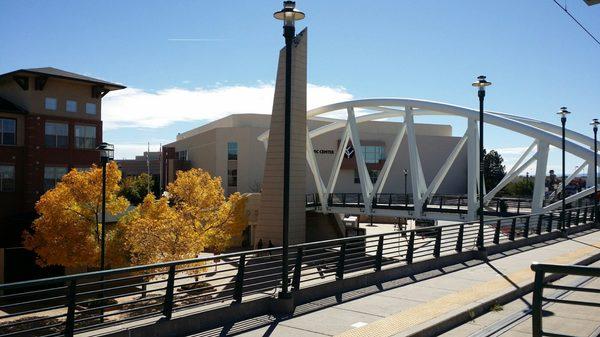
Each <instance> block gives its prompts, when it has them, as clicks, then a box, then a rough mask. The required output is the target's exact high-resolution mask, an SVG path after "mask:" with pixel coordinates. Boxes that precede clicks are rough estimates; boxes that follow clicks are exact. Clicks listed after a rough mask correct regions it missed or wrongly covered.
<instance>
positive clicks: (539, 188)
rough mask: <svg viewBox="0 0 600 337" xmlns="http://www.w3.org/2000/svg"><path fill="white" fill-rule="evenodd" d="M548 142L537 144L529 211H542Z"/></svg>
mask: <svg viewBox="0 0 600 337" xmlns="http://www.w3.org/2000/svg"><path fill="white" fill-rule="evenodd" d="M548 147H549V146H548V143H545V142H539V143H538V144H537V163H536V167H535V183H534V186H533V200H532V201H531V213H538V212H541V211H542V208H543V203H544V196H545V194H546V171H547V169H548Z"/></svg>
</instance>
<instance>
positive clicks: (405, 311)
mask: <svg viewBox="0 0 600 337" xmlns="http://www.w3.org/2000/svg"><path fill="white" fill-rule="evenodd" d="M599 253H600V231H594V232H585V233H581V234H579V235H574V236H572V237H570V238H569V239H560V240H555V241H547V242H544V243H540V244H537V245H535V247H523V248H520V249H516V250H513V251H509V252H504V253H502V254H498V255H497V256H490V257H489V258H490V259H489V261H487V262H482V261H471V262H469V263H466V264H461V265H457V266H452V267H448V268H444V269H443V270H439V271H434V272H428V273H425V274H420V275H415V276H413V277H409V278H404V279H398V280H394V281H391V282H386V283H384V284H381V285H379V286H374V287H368V288H364V289H360V290H357V291H354V292H349V293H344V294H343V295H341V296H337V297H332V298H326V299H323V300H320V301H316V302H311V303H308V304H305V305H302V306H299V307H298V308H297V309H296V312H295V315H294V317H292V318H290V319H286V320H281V321H278V320H275V319H274V318H272V317H258V318H254V319H251V320H247V321H244V322H238V323H236V324H234V325H232V326H229V327H223V328H219V329H214V330H211V331H206V332H203V333H200V334H195V335H193V336H198V337H200V336H202V337H204V336H207V337H208V336H218V335H221V336H223V335H239V336H372V337H376V336H407V335H437V334H439V333H441V332H444V331H445V330H448V329H449V328H451V327H452V326H453V324H454V325H456V324H457V323H459V322H461V323H462V322H464V321H468V320H469V315H471V316H473V317H475V316H477V312H479V311H481V310H485V311H488V310H489V309H490V308H491V307H497V306H494V303H495V302H497V301H498V298H499V297H500V296H505V295H508V294H511V293H515V292H517V291H519V289H520V288H521V287H523V286H526V285H527V284H529V283H531V282H532V281H533V272H531V270H530V269H529V266H530V265H531V263H532V262H533V261H537V262H543V263H559V264H573V263H578V262H579V261H582V260H584V259H587V258H590V257H593V256H595V255H596V254H599ZM465 317H466V319H465ZM473 317H471V318H473ZM440 329H442V330H441V331H440ZM459 335H464V334H459ZM467 335H468V334H467ZM457 336H458V335H457Z"/></svg>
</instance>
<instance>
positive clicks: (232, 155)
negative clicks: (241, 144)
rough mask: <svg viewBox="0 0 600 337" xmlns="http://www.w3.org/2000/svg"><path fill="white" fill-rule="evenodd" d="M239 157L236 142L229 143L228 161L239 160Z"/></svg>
mask: <svg viewBox="0 0 600 337" xmlns="http://www.w3.org/2000/svg"><path fill="white" fill-rule="evenodd" d="M237 157H238V144H237V143H236V142H229V143H227V159H228V160H237Z"/></svg>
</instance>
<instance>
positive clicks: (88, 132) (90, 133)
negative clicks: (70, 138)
mask: <svg viewBox="0 0 600 337" xmlns="http://www.w3.org/2000/svg"><path fill="white" fill-rule="evenodd" d="M75 147H76V148H78V149H95V148H96V127H95V126H89V125H75Z"/></svg>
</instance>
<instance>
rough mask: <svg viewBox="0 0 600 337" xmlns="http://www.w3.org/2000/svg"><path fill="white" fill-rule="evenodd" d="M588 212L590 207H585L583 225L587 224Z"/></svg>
mask: <svg viewBox="0 0 600 337" xmlns="http://www.w3.org/2000/svg"><path fill="white" fill-rule="evenodd" d="M587 214H588V208H587V207H586V208H584V209H583V225H585V224H586V223H587V221H588V220H587Z"/></svg>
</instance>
